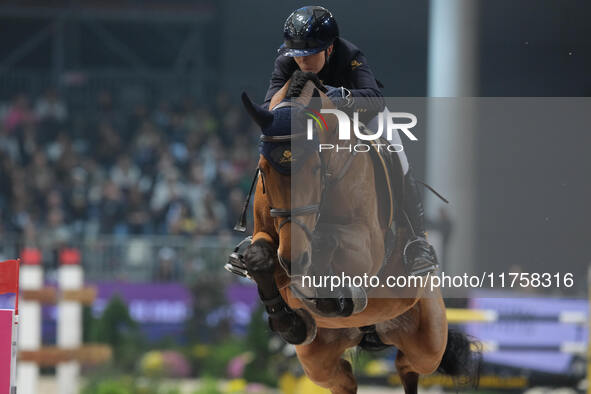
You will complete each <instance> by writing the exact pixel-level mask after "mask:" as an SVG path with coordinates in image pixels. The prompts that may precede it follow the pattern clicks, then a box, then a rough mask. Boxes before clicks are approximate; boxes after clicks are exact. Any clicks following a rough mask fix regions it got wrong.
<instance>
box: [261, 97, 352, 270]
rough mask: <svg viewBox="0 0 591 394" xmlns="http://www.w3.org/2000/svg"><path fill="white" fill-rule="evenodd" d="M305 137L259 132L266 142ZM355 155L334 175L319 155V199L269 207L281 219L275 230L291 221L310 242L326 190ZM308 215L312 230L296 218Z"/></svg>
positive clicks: (302, 134)
mask: <svg viewBox="0 0 591 394" xmlns="http://www.w3.org/2000/svg"><path fill="white" fill-rule="evenodd" d="M295 105H298V104H297V103H293V102H291V101H284V102H281V103H279V104H278V105H277V106H275V107H273V109H272V110H275V109H278V108H282V107H291V106H295ZM314 133H317V131H316V130H315V131H314ZM305 137H306V133H295V134H289V135H281V136H269V135H265V134H261V136H260V141H261V142H268V143H286V142H289V143H291V142H292V141H294V140H299V139H304V138H305ZM358 142H359V141H358ZM356 155H357V151H355V150H353V152H351V155H350V156H349V157H348V158H347V161H346V162H345V163H344V164H343V167H342V168H341V169H340V170H339V171H338V173H337V174H336V175H334V174H333V173H331V172H329V171H328V163H327V162H325V161H324V160H322V157H320V186H321V191H320V200H319V201H318V203H316V204H308V205H304V206H301V207H295V208H270V212H269V213H270V215H271V217H273V218H282V219H283V220H281V221H280V222H279V226H278V228H277V232H279V231H280V230H281V228H282V227H283V226H285V225H286V224H287V223H293V224H295V225H297V226H299V227H300V228H301V229H302V230H303V231H304V233H305V234H306V237H307V238H308V240H309V241H310V242H312V239H313V237H314V233H315V232H316V229H317V227H318V223H319V221H320V216H321V213H322V208H323V206H324V202H325V196H326V194H327V191H328V190H329V188H330V187H332V186H333V185H335V184H336V183H338V182H339V181H340V180H341V179H343V178H344V177H345V175H346V174H347V171H348V170H349V168H350V167H351V164H352V163H353V159H354V158H355V156H356ZM329 161H330V160H329ZM258 171H259V172H260V174H261V178H262V183H263V193H264V190H265V173H264V172H263V171H262V169H260V168H259V169H258ZM308 215H316V217H315V220H314V228H313V230H310V229H309V228H308V227H307V226H306V225H305V224H304V223H303V222H302V221H301V220H300V219H298V217H302V216H308ZM278 258H279V262H280V263H281V265H282V266H283V268H284V269H285V271H286V272H287V273H288V274H289V270H288V267H287V265H288V264H287V262H286V261H285V260H284V259H283V258H282V257H281V256H280V255H279V254H278Z"/></svg>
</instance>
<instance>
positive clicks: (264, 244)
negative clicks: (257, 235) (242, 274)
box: [244, 239, 276, 273]
mask: <svg viewBox="0 0 591 394" xmlns="http://www.w3.org/2000/svg"><path fill="white" fill-rule="evenodd" d="M275 257H276V252H275V248H274V247H273V245H272V244H271V243H269V242H268V241H265V240H263V239H260V240H257V241H255V242H253V243H252V244H250V245H249V246H248V248H246V251H245V252H244V263H245V264H246V268H247V269H248V271H249V272H251V273H255V272H272V271H273V270H274V268H275Z"/></svg>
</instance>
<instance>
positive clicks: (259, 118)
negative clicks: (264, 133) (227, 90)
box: [242, 92, 273, 129]
mask: <svg viewBox="0 0 591 394" xmlns="http://www.w3.org/2000/svg"><path fill="white" fill-rule="evenodd" d="M242 103H243V104H244V108H246V112H248V114H249V115H250V116H251V117H252V118H253V119H254V121H255V122H256V123H257V124H258V125H259V126H261V129H266V128H267V127H269V126H271V123H273V113H272V112H271V111H268V110H266V109H265V108H263V107H261V106H260V105H257V104H255V103H253V102H252V100H251V99H250V97H248V94H246V92H242Z"/></svg>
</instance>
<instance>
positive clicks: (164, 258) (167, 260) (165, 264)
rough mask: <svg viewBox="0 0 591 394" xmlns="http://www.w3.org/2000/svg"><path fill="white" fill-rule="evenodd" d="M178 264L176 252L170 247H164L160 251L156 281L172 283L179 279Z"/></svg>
mask: <svg viewBox="0 0 591 394" xmlns="http://www.w3.org/2000/svg"><path fill="white" fill-rule="evenodd" d="M177 270H178V267H177V264H176V252H175V251H174V249H172V248H169V247H163V248H161V249H160V250H159V251H158V266H157V267H156V273H155V278H154V279H155V280H158V281H171V280H175V279H177V278H178V272H177Z"/></svg>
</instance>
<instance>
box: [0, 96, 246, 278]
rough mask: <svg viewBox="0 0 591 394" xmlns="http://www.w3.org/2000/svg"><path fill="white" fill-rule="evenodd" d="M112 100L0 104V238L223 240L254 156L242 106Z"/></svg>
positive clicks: (51, 241)
mask: <svg viewBox="0 0 591 394" xmlns="http://www.w3.org/2000/svg"><path fill="white" fill-rule="evenodd" d="M119 96H121V95H119ZM29 97H30V98H29ZM114 97H116V96H113V94H112V93H111V92H108V91H100V92H98V93H97V96H96V104H95V105H94V106H92V105H91V106H87V107H83V106H82V107H81V106H80V103H73V102H72V101H70V100H69V98H68V96H67V95H63V96H61V95H59V94H58V92H57V91H56V90H55V89H48V90H46V91H45V92H44V93H43V94H41V95H40V96H38V97H33V96H29V95H28V92H20V93H18V94H15V95H14V96H13V99H12V100H10V101H9V102H5V103H0V108H4V110H3V111H2V112H0V230H1V231H3V232H4V233H6V232H8V233H15V234H19V235H23V236H25V237H26V239H27V241H26V242H31V243H43V244H44V245H46V246H48V247H51V248H52V249H54V250H56V249H55V248H56V247H57V246H56V245H62V244H64V243H66V242H69V240H71V239H72V238H74V237H88V236H89V234H90V236H92V234H96V233H103V234H116V235H119V236H125V235H127V234H133V235H141V234H174V235H179V236H190V237H194V236H200V235H219V236H227V234H228V232H229V231H230V230H231V229H232V227H233V225H234V223H235V221H236V219H237V217H238V215H239V214H240V210H241V208H242V204H243V201H244V197H245V193H246V191H247V190H248V186H249V182H250V179H251V178H250V177H251V176H252V171H253V170H254V168H256V160H257V157H258V154H257V151H256V140H257V134H258V133H257V132H256V129H254V128H252V127H251V123H252V122H250V121H246V120H245V119H244V116H243V111H242V110H241V108H240V107H239V106H237V105H236V104H235V103H233V102H232V101H231V100H230V97H229V96H227V95H226V94H225V93H223V92H221V93H220V94H219V95H218V96H217V99H216V101H215V102H213V103H210V102H206V101H203V102H202V101H199V100H196V99H194V98H190V97H186V98H184V99H183V100H182V101H180V102H174V101H172V100H166V99H162V98H160V97H159V98H158V101H153V104H154V105H153V106H152V105H151V103H150V99H148V98H147V99H146V100H144V101H142V103H141V104H134V105H131V106H129V105H128V106H123V105H120V103H116V102H115V99H114ZM31 101H32V102H34V103H35V106H34V109H32V108H31V106H30V102H31ZM74 108H76V110H74ZM130 108H131V109H130ZM245 146H251V147H252V149H244V147H245ZM91 229H94V230H91ZM163 253H164V254H166V253H165V252H163ZM163 261H168V260H166V259H164V260H163ZM163 266H166V264H164V263H163ZM162 270H163V271H166V269H165V268H162ZM162 275H164V276H166V275H168V274H162Z"/></svg>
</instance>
